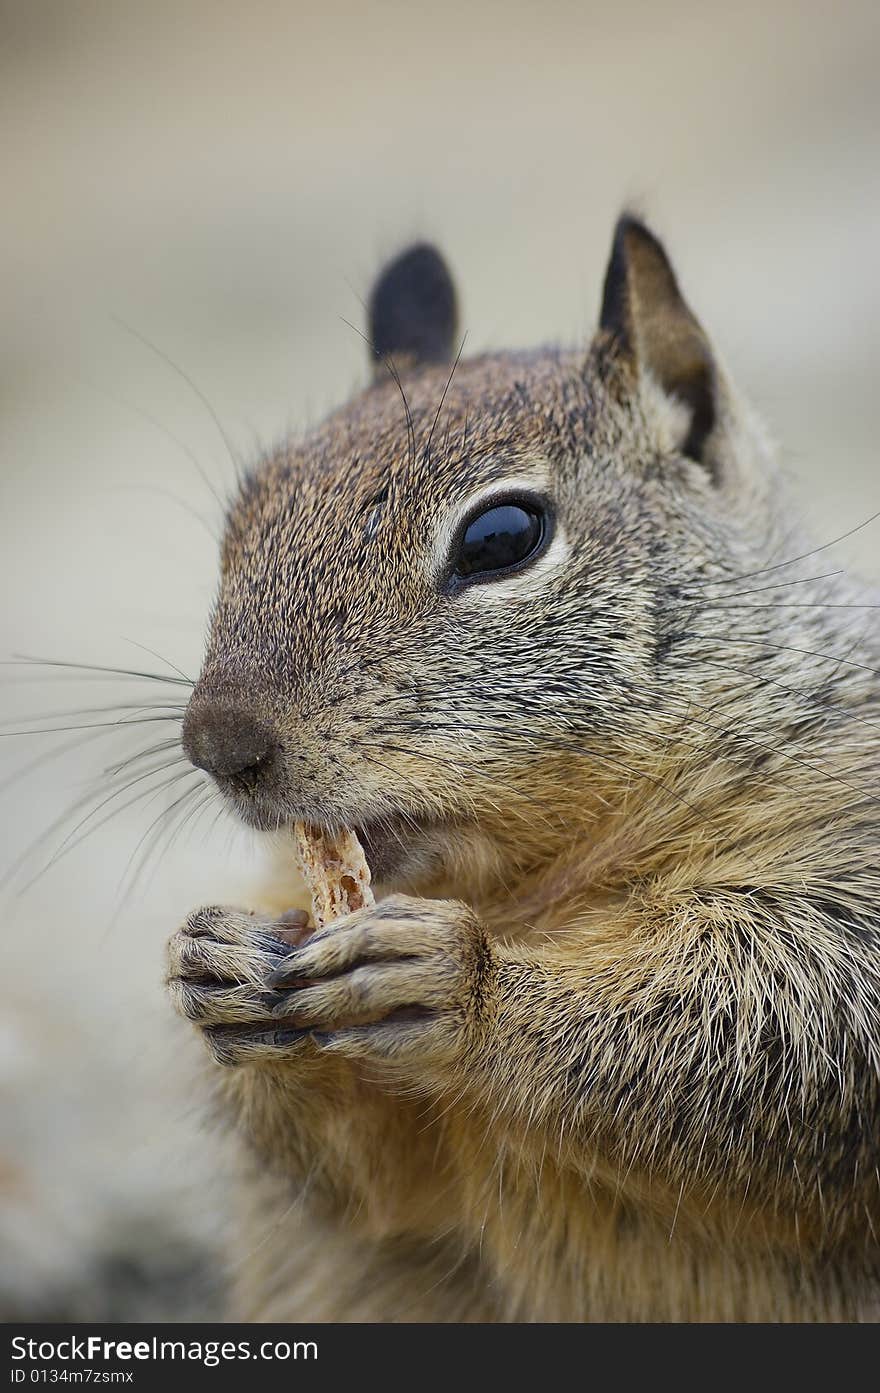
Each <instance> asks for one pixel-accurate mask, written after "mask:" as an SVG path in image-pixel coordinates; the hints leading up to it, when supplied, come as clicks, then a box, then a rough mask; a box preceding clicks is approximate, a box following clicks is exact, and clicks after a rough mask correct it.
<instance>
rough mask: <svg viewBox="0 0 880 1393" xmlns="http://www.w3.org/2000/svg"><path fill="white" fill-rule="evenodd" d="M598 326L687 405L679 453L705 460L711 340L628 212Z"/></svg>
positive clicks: (712, 412) (654, 243) (661, 254)
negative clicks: (687, 425) (684, 435)
mask: <svg viewBox="0 0 880 1393" xmlns="http://www.w3.org/2000/svg"><path fill="white" fill-rule="evenodd" d="M600 325H601V327H602V328H603V329H605V330H607V331H608V332H609V333H611V334H612V335H613V336H614V338H615V339H616V340H617V341H618V343H619V344H620V347H621V348H622V349H623V351H624V352H625V353H626V354H627V355H628V356H629V357H630V358H631V359H632V360H634V362H635V365H636V368H637V370H645V369H647V370H648V371H649V372H650V373H651V375H652V376H653V377H654V379H655V380H656V381H657V382H658V383H659V385H660V387H661V388H662V389H663V391H664V392H666V393H668V394H669V395H670V396H671V397H674V398H675V399H676V400H677V401H679V402H681V403H682V405H684V406H685V407H686V408H687V409H688V411H689V414H690V426H689V429H688V431H687V435H686V438H685V440H684V441H683V443H682V446H681V450H682V453H683V454H685V455H687V456H689V457H690V458H691V459H694V460H697V461H699V462H700V463H705V462H706V461H705V459H704V447H705V445H706V441H707V439H708V436H709V435H710V434H711V432H712V429H713V427H714V425H715V419H716V414H717V393H718V383H717V373H716V369H715V363H714V359H713V356H712V350H711V348H710V346H709V341H708V339H707V337H706V335H705V333H704V332H703V329H702V328H701V326H700V324H699V323H698V322H697V320H696V319H695V317H694V315H693V314H692V313H691V311H690V309H689V308H688V306H687V304H686V303H685V300H684V297H683V296H682V293H681V291H680V290H679V288H678V282H677V280H676V279H675V272H674V271H673V269H672V266H671V265H670V262H669V258H668V257H667V255H666V252H665V251H664V249H663V246H662V245H661V243H660V242H659V241H658V240H657V238H656V237H655V236H654V234H653V233H652V232H651V231H649V229H648V228H647V227H645V225H644V223H641V222H639V221H638V219H637V218H634V217H632V216H631V215H630V214H625V215H624V216H623V217H622V218H620V220H619V221H618V224H617V227H616V229H615V233H614V245H613V247H612V249H611V260H610V261H609V263H608V270H607V272H606V274H605V287H604V291H603V295H602V314H601V319H600Z"/></svg>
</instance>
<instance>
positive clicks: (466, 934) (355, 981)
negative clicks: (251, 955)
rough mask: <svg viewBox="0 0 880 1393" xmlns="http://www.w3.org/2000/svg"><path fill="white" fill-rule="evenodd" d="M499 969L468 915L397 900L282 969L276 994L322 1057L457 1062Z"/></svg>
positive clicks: (352, 918)
mask: <svg viewBox="0 0 880 1393" xmlns="http://www.w3.org/2000/svg"><path fill="white" fill-rule="evenodd" d="M492 963H493V957H492V950H491V946H490V944H489V940H488V937H487V935H486V933H485V931H484V930H483V928H482V926H481V925H480V923H479V921H478V920H477V918H476V916H475V915H474V913H473V911H472V910H470V909H469V908H468V907H467V906H466V905H464V904H461V903H459V902H458V901H455V900H426V899H414V898H412V897H410V896H408V895H391V896H389V897H388V898H387V899H385V900H381V901H380V902H379V903H378V904H376V905H372V906H371V907H370V908H368V909H362V910H358V911H357V912H356V913H354V914H350V915H348V916H346V918H344V919H340V920H339V921H338V922H337V923H335V924H332V925H330V926H329V927H328V928H326V929H324V930H323V931H322V932H321V933H318V934H315V935H314V936H313V937H311V938H309V939H308V941H307V942H306V943H304V944H302V945H301V946H300V947H298V948H297V949H296V950H295V951H294V952H292V953H290V954H289V955H288V956H287V957H286V958H285V960H284V961H283V962H282V963H281V964H279V965H278V966H277V967H276V968H275V970H274V971H273V973H272V975H271V977H270V985H271V986H273V987H274V988H275V989H276V990H278V991H279V992H283V993H284V994H283V996H281V999H280V1000H279V1002H278V1005H277V1006H276V1008H275V1012H274V1014H275V1017H276V1019H277V1018H281V1017H283V1018H285V1019H286V1020H287V1021H290V1022H291V1023H292V1024H293V1025H294V1026H298V1027H301V1028H303V1029H306V1030H308V1031H310V1032H311V1033H312V1037H313V1039H314V1040H315V1042H316V1044H317V1045H318V1046H319V1048H321V1049H324V1050H331V1051H336V1052H339V1053H342V1054H346V1055H350V1056H355V1057H367V1058H381V1059H385V1060H390V1061H392V1062H397V1061H399V1062H401V1063H406V1062H408V1061H410V1060H415V1061H426V1060H428V1059H442V1058H447V1059H452V1058H455V1057H457V1056H458V1055H459V1054H461V1053H462V1052H463V1050H464V1048H465V1047H466V1045H467V1043H468V1041H469V1040H470V1039H472V1037H473V1035H474V1033H475V1029H476V1027H477V1026H479V1024H480V1023H481V1020H482V1015H483V1011H484V1002H485V1000H486V987H487V981H488V977H489V974H490V972H491V970H492ZM290 989H292V990H290Z"/></svg>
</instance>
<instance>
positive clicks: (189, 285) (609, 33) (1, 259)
mask: <svg viewBox="0 0 880 1393" xmlns="http://www.w3.org/2000/svg"><path fill="white" fill-rule="evenodd" d="M878 71H880V7H878V6H877V4H876V3H875V0H864V3H860V2H859V0H848V2H847V3H841V4H837V5H830V4H828V3H810V2H809V0H798V3H785V2H784V0H775V2H773V3H767V0H761V3H753V0H740V3H739V4H737V5H736V6H724V7H721V6H715V5H705V4H697V3H691V2H690V0H667V3H665V4H663V5H662V6H661V5H656V4H651V3H649V0H644V3H642V2H641V0H616V3H614V4H609V3H605V4H597V3H592V0H584V2H582V3H577V4H576V3H566V0H545V3H543V4H541V5H535V4H528V5H527V4H524V3H521V0H504V3H500V2H499V3H495V2H494V0H469V3H463V0H446V3H445V4H444V5H442V6H436V5H431V6H428V5H419V4H418V3H412V0H411V2H410V3H408V4H404V3H381V2H380V0H373V3H370V4H354V3H350V4H347V3H333V0H324V3H321V4H320V5H318V4H301V3H296V2H295V0H288V3H286V4H285V3H268V0H249V3H247V4H244V3H231V2H228V0H216V2H215V3H211V4H209V3H200V2H199V0H174V3H172V2H171V0H150V3H149V4H147V3H139V4H131V3H125V2H124V0H108V3H94V2H93V0H57V3H50V0H19V3H9V0H6V3H0V173H2V191H0V200H2V216H0V487H2V509H0V526H2V542H0V567H2V580H3V588H4V595H5V604H4V613H3V625H2V634H0V657H3V658H4V659H7V660H10V659H13V658H14V657H15V655H19V654H25V655H37V656H40V657H44V658H45V657H48V658H52V659H57V660H67V661H76V662H79V663H85V664H103V665H109V666H112V667H121V668H126V669H137V670H149V671H152V672H155V673H157V674H160V675H161V674H164V675H166V676H167V677H169V678H171V679H174V678H175V677H176V676H177V675H178V670H181V671H182V672H183V673H185V674H189V675H194V674H195V672H196V671H197V669H198V666H199V655H200V645H201V640H202V634H203V630H204V622H205V617H206V613H207V609H208V606H209V603H210V599H211V593H212V587H213V577H214V567H215V559H216V542H215V537H216V533H217V529H218V524H219V519H220V516H221V508H220V503H219V501H218V500H219V499H222V497H223V495H224V494H226V493H227V492H228V490H229V489H230V487H231V486H232V483H233V481H234V477H235V460H236V459H238V460H244V461H247V460H249V459H252V458H253V457H254V456H255V455H256V453H257V452H258V451H259V449H260V448H261V444H262V443H265V442H269V441H272V440H275V439H276V438H278V437H279V436H280V435H282V434H283V433H284V432H286V431H288V430H290V429H297V430H298V429H302V428H303V427H304V426H307V425H308V424H309V423H310V422H314V421H316V420H317V419H319V418H320V417H321V415H322V414H323V413H324V412H325V411H326V410H327V409H328V408H329V407H330V406H332V405H335V404H336V403H338V402H340V401H342V400H344V399H345V397H346V396H347V395H348V394H349V393H350V392H351V391H352V390H353V389H355V388H357V387H358V386H359V385H362V384H363V383H364V382H365V380H366V371H365V362H364V357H365V354H364V346H363V344H362V342H361V341H360V339H359V338H358V336H357V333H356V332H355V331H354V330H353V329H352V328H351V327H349V325H348V324H347V323H346V322H345V321H351V322H352V324H354V325H356V326H361V325H362V323H363V312H362V301H363V299H364V298H365V296H366V294H367V292H368V289H369V284H370V280H371V276H372V274H373V272H374V271H375V269H376V268H377V266H378V264H379V263H380V262H381V260H382V259H383V258H384V257H386V256H387V255H389V254H390V253H392V252H393V251H395V250H397V249H398V248H399V247H400V245H401V244H403V243H404V242H406V241H407V240H408V239H411V238H414V237H422V236H427V237H431V238H433V239H435V240H437V241H438V242H439V243H440V245H441V246H442V247H443V248H444V249H445V251H446V253H447V256H448V258H449V260H450V262H451V264H452V266H453V268H454V270H455V272H456V274H457V277H458V280H459V285H460V289H461V296H462V302H463V308H464V313H463V322H464V326H465V327H466V328H467V331H468V351H474V350H478V349H481V348H483V347H487V346H491V345H498V346H511V345H526V344H530V343H533V342H536V341H540V340H548V339H564V340H577V339H579V338H583V337H586V336H587V335H588V334H589V333H590V331H591V330H592V327H593V325H594V323H595V319H596V314H597V306H598V300H599V292H600V287H601V280H602V275H603V272H604V266H605V259H606V256H607V251H608V246H609V242H610V236H611V230H612V226H613V222H614V219H615V217H616V215H617V213H618V211H619V209H620V207H621V206H622V205H623V204H624V203H631V204H635V205H636V206H637V207H638V208H639V209H641V210H642V211H643V212H645V213H647V214H648V215H649V217H650V218H651V219H652V221H653V223H654V225H655V226H656V228H657V230H658V231H659V232H660V233H661V234H662V235H663V236H664V237H665V238H666V240H667V243H668V245H669V247H670V249H671V251H672V254H673V257H674V260H675V262H676V265H677V267H678V268H679V271H680V275H681V279H682V282H683V284H684V287H685V290H686V293H687V295H688V298H689V299H690V301H691V303H692V304H693V305H694V307H695V308H696V310H697V312H698V314H699V315H700V317H701V319H702V320H703V322H704V324H705V325H706V326H707V327H708V328H709V331H710V333H711V334H712V335H713V337H714V339H715V342H716V344H717V345H718V346H719V347H720V349H721V351H722V353H723V355H724V356H725V358H726V360H727V362H728V365H729V366H730V368H731V369H732V371H733V374H734V376H735V377H736V378H737V379H738V381H739V383H740V385H741V386H742V387H743V388H744V389H745V390H746V391H747V392H749V393H750V394H751V396H752V398H753V400H754V401H755V403H756V404H757V406H758V407H759V409H760V410H761V411H762V412H763V414H764V415H765V417H766V418H767V419H768V421H769V422H770V425H771V427H772V429H773V432H774V434H775V435H776V437H777V438H778V439H779V440H780V442H781V443H782V459H783V462H784V465H785V468H786V469H787V471H788V472H789V473H790V475H791V477H792V480H793V484H794V486H795V488H796V489H797V491H798V494H799V497H800V500H801V504H802V506H803V508H804V510H805V511H806V512H807V513H808V514H809V515H810V516H811V517H812V519H813V521H814V524H815V528H816V531H817V534H818V540H819V541H822V542H824V541H828V540H830V539H831V538H833V537H835V536H836V535H838V534H840V533H844V532H846V531H848V530H849V529H851V528H855V527H857V526H858V525H859V524H860V523H862V522H864V521H865V520H866V519H867V518H868V517H869V516H870V515H871V514H872V513H874V512H875V511H877V510H878V509H880V476H878V468H877V447H876V437H877V432H878V429H880V405H878V391H877V388H878V372H877V366H878V349H880V269H878V247H880V163H878V119H880V85H878V81H877V74H878ZM878 540H880V523H874V524H871V525H868V526H866V527H864V528H862V529H861V530H860V531H858V532H856V533H855V535H853V536H852V537H851V538H850V539H849V540H847V541H846V542H845V543H843V544H842V545H841V546H840V547H838V548H836V549H835V551H834V553H833V556H834V558H835V561H836V562H838V563H839V564H853V565H854V566H856V567H857V568H858V569H860V570H861V571H862V572H863V573H865V574H868V575H871V576H873V577H875V578H876V577H877V576H878V575H880V548H878ZM145 650H152V651H145ZM159 655H161V656H159ZM2 673H3V679H2V682H0V691H2V696H3V706H4V715H3V719H4V721H5V725H4V726H3V727H2V730H3V732H4V733H3V735H2V737H0V759H2V771H0V781H2V789H0V798H2V816H3V828H4V836H3V844H4V855H3V860H4V863H5V864H6V867H7V870H6V877H5V880H4V886H3V891H2V895H3V909H2V930H0V1128H2V1136H0V1316H6V1317H7V1318H10V1317H11V1316H14V1315H19V1314H22V1313H24V1314H46V1315H49V1316H57V1317H65V1316H66V1317H69V1318H73V1319H90V1318H96V1317H99V1316H106V1317H108V1318H120V1317H124V1316H126V1315H129V1314H145V1315H155V1316H168V1317H173V1316H175V1315H176V1316H181V1317H186V1316H196V1317H197V1316H199V1315H206V1316H207V1315H210V1314H213V1313H215V1312H216V1310H217V1309H219V1307H218V1304H217V1303H218V1301H219V1300H220V1298H221V1294H222V1264H221V1263H220V1261H219V1259H217V1258H215V1257H214V1256H213V1254H214V1251H215V1245H216V1244H217V1242H218V1241H219V1238H220V1237H221V1230H222V1221H223V1218H224V1215H225V1213H226V1210H227V1204H226V1200H225V1193H224V1184H223V1176H224V1167H225V1161H224V1159H223V1156H222V1143H221V1139H220V1137H219V1136H218V1135H217V1134H216V1133H215V1132H214V1131H212V1130H211V1129H210V1128H206V1127H205V1126H204V1124H203V1120H202V1106H201V1098H200V1093H199V1091H198V1089H197V1088H195V1087H194V1086H193V1083H192V1075H191V1072H190V1070H191V1067H192V1066H191V1062H190V1061H191V1059H192V1058H193V1049H192V1045H193V1042H191V1041H190V1040H189V1037H188V1033H187V1032H186V1031H185V1030H182V1029H181V1028H180V1027H179V1026H178V1024H177V1022H176V1021H174V1020H173V1019H172V1017H171V1014H170V1010H169V1008H168V1007H167V1006H166V1004H165V1002H164V999H163V995H162V987H161V980H162V973H163V944H164V940H165V939H166V938H167V936H168V935H169V933H170V932H171V931H172V930H173V929H174V928H175V927H176V926H177V925H178V924H179V923H180V922H181V921H182V919H183V917H184V915H185V914H186V912H187V911H188V910H189V909H190V908H192V907H194V906H196V905H198V904H199V903H204V902H207V901H216V900H220V901H223V900H227V901H238V902H242V901H244V902H249V901H248V897H249V895H252V894H253V886H254V885H255V883H256V881H257V879H258V877H259V868H260V857H261V849H260V847H259V845H258V844H257V842H256V841H255V840H252V839H250V838H249V837H248V836H246V835H245V834H244V833H239V832H237V831H236V830H235V829H234V828H233V827H232V826H231V824H230V822H229V820H228V819H227V818H225V817H223V816H221V817H220V818H219V819H218V817H217V816H216V812H217V809H216V805H214V804H211V803H205V804H204V805H198V806H197V805H196V804H195V802H194V801H191V802H184V803H183V804H181V805H180V807H179V808H177V809H176V810H175V816H176V819H177V821H176V823H173V822H172V823H170V824H166V823H163V822H160V823H158V824H155V823H154V819H156V817H157V816H158V814H160V813H161V812H162V810H163V808H165V807H168V806H170V805H171V804H173V801H174V799H175V797H177V796H179V794H178V790H181V789H182V790H185V789H186V788H188V787H189V785H188V784H187V783H186V781H185V780H183V781H182V782H180V783H175V784H171V785H169V786H168V787H163V786H162V785H163V781H164V780H165V779H167V778H173V777H174V776H175V774H176V773H177V769H176V768H175V767H172V766H170V765H169V766H168V767H167V768H166V767H165V761H166V760H170V758H171V757H172V755H173V752H171V753H168V749H167V748H166V747H164V745H163V742H164V741H166V740H168V739H170V738H173V733H174V729H175V727H174V724H173V721H158V720H157V721H151V722H149V723H145V724H135V725H132V726H131V727H129V728H127V729H126V728H124V727H121V726H120V725H118V724H117V725H112V726H109V727H104V726H101V725H100V724H99V723H100V722H102V721H112V722H118V721H120V720H122V719H124V720H131V721H140V720H141V718H143V717H146V716H149V717H154V716H162V717H166V716H172V717H173V715H174V714H175V713H174V711H173V709H172V708H173V705H174V703H179V702H180V701H181V700H182V699H183V697H182V696H181V695H180V694H181V693H183V694H184V696H185V688H183V687H181V686H180V685H179V684H176V683H175V682H174V681H173V680H172V681H171V682H169V683H168V684H167V685H163V684H161V683H159V682H156V681H154V680H152V679H150V680H147V679H138V678H133V677H122V676H118V677H117V676H109V675H107V674H96V673H94V672H90V673H84V674H81V675H80V677H79V678H77V679H76V680H74V679H73V678H71V677H70V676H69V675H68V674H66V673H65V671H64V670H63V669H53V668H50V669H42V668H40V669H38V668H34V667H29V666H21V665H11V666H5V667H4V668H3V669H2ZM114 703H116V704H118V703H122V704H123V709H120V710H116V711H107V710H105V709H104V708H106V707H109V706H111V705H112V704H114ZM147 703H154V705H151V706H147V705H146V704H147ZM155 703H160V704H159V705H156V704H155ZM161 703H169V704H170V705H163V704H161ZM76 711H80V713H81V714H79V715H76V714H70V713H71V712H76ZM76 726H81V727H90V728H89V729H82V730H79V729H76V730H71V729H57V730H56V729H54V728H56V727H76ZM36 727H45V728H47V732H48V733H42V734H10V732H16V731H33V730H35V728H36ZM53 731H54V733H52V732H53ZM153 746H157V747H158V748H157V750H156V752H155V753H154V754H153V755H152V756H149V757H147V758H146V759H145V760H141V761H140V762H137V761H135V762H134V763H132V764H129V765H124V764H123V762H124V761H126V760H129V759H132V757H133V756H135V755H136V754H137V752H138V751H139V750H145V749H147V748H152V747H153ZM56 755H57V758H55V757H54V756H56ZM108 769H109V770H114V769H115V770H116V771H117V772H116V774H110V775H106V776H105V778H104V780H103V782H101V781H100V778H99V776H101V774H102V771H105V770H108ZM145 770H151V771H153V772H150V773H147V774H144V771H145ZM135 778H137V779H138V780H139V782H137V783H130V784H128V786H126V785H127V781H128V780H129V779H135ZM96 779H98V780H99V782H98V783H96V782H95V780H96ZM108 780H109V781H108ZM114 793H115V796H112V795H114ZM139 795H142V796H140V797H139ZM102 799H109V800H110V801H108V802H102ZM77 804H79V809H80V810H79V812H78V813H76V814H75V815H73V816H71V817H68V818H67V820H65V821H62V822H61V823H60V824H59V826H58V827H56V828H55V829H54V830H51V829H52V824H53V823H54V822H55V820H56V819H58V818H59V817H61V815H62V814H64V812H65V810H66V809H70V808H71V807H72V806H73V805H77ZM90 814H91V817H90V820H87V821H86V822H84V823H83V822H82V821H81V819H83V818H87V819H89V815H90ZM166 827H168V835H165V836H164V837H163V839H162V840H160V841H158V842H156V841H155V838H156V834H157V832H159V833H162V832H163V831H164V829H165V828H166ZM89 831H91V835H90V836H84V834H85V833H87V832H89ZM35 843H36V845H35ZM145 856H147V860H146V863H145V864H142V862H143V861H144V857H145ZM135 872H136V873H137V874H136V875H135V874H134V873H135ZM195 1062H196V1063H197V1060H196V1061H195ZM206 1253H207V1254H208V1256H209V1261H208V1264H207V1269H206V1264H205V1261H204V1256H205V1254H206ZM206 1270H207V1276H205V1275H204V1274H205V1271H206ZM198 1273H201V1274H202V1276H197V1274H198Z"/></svg>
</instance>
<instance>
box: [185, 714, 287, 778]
mask: <svg viewBox="0 0 880 1393" xmlns="http://www.w3.org/2000/svg"><path fill="white" fill-rule="evenodd" d="M182 742H183V748H184V750H185V752H186V755H187V758H188V759H189V760H190V762H191V763H192V764H194V765H196V767H197V768H198V769H204V770H205V771H206V773H208V774H211V775H212V776H213V777H214V778H215V779H219V780H220V781H224V780H237V781H244V782H246V783H248V784H251V785H253V784H255V783H256V782H257V780H258V779H259V778H262V777H263V776H264V775H265V774H266V773H268V771H269V769H270V768H271V766H272V764H273V763H274V761H275V756H276V754H277V752H278V750H279V742H278V738H277V736H276V735H275V732H274V731H273V730H272V729H271V728H270V727H269V726H267V725H265V724H264V723H263V722H262V721H260V720H259V719H258V718H257V717H256V716H254V715H252V714H251V712H249V711H246V710H244V709H243V708H242V707H238V706H229V705H225V704H223V705H220V704H218V703H215V702H211V701H200V702H198V703H197V704H192V703H191V704H190V706H189V708H188V710H187V713H186V716H185V717H184V722H183V734H182Z"/></svg>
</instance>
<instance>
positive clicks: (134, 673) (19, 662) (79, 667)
mask: <svg viewBox="0 0 880 1393" xmlns="http://www.w3.org/2000/svg"><path fill="white" fill-rule="evenodd" d="M0 667H37V668H63V669H64V670H65V671H67V672H87V673H88V672H100V673H106V674H107V675H108V676H110V677H143V678H145V679H146V680H147V681H148V682H168V683H171V684H173V685H175V686H178V687H192V686H193V685H194V684H193V683H192V682H191V681H190V680H189V678H188V677H169V676H168V674H167V673H164V672H140V671H138V670H137V669H135V668H126V667H108V666H106V665H105V664H103V663H68V662H63V661H62V660H61V659H60V658H37V657H33V656H32V655H31V654H29V653H16V654H14V656H13V657H12V658H11V659H5V660H3V661H2V662H0Z"/></svg>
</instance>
